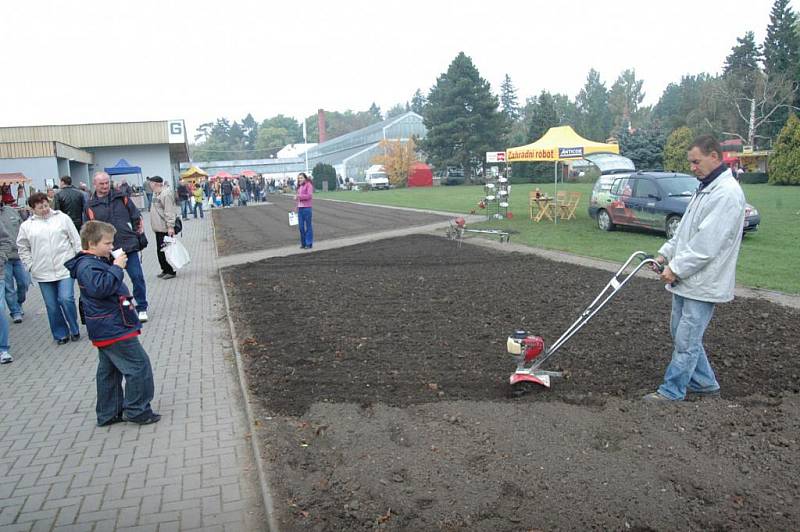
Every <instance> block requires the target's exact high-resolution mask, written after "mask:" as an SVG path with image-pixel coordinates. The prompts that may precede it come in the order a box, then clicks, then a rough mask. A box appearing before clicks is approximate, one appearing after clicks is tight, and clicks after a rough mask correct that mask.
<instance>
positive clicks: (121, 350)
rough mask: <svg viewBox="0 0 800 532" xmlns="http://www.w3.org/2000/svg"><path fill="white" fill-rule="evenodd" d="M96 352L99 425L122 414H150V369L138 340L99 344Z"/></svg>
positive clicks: (138, 416) (135, 416)
mask: <svg viewBox="0 0 800 532" xmlns="http://www.w3.org/2000/svg"><path fill="white" fill-rule="evenodd" d="M97 355H98V358H97V407H96V412H97V424H98V425H102V424H104V423H106V422H108V421H109V420H111V419H112V418H113V417H115V416H118V415H121V414H123V413H124V414H125V418H126V419H131V420H140V419H146V418H148V417H149V416H150V415H152V413H153V410H152V409H151V408H150V401H152V400H153V394H154V390H155V387H154V385H153V368H152V367H151V366H150V358H149V357H148V356H147V353H146V352H145V350H144V348H143V347H142V344H140V343H139V339H138V338H129V339H127V340H120V341H119V342H115V343H113V344H111V345H109V346H106V347H98V348H97ZM123 378H124V379H125V389H124V390H123V388H122V379H123Z"/></svg>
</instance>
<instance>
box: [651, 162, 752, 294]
mask: <svg viewBox="0 0 800 532" xmlns="http://www.w3.org/2000/svg"><path fill="white" fill-rule="evenodd" d="M744 209H745V200H744V192H742V187H740V186H739V183H738V182H737V181H736V179H734V177H733V174H732V173H731V171H730V170H725V171H724V172H723V173H722V174H720V176H719V177H717V178H716V179H715V180H714V181H713V182H712V183H711V184H710V185H708V186H707V187H706V188H705V189H703V190H702V191H698V192H695V195H694V196H692V199H691V201H690V202H689V206H688V207H687V208H686V212H685V213H684V215H683V218H682V219H681V223H680V225H679V226H678V229H677V231H675V236H673V237H672V238H671V239H670V240H669V241H668V242H667V243H666V244H664V245H663V246H661V249H659V250H658V253H659V254H661V255H663V256H664V258H666V259H667V261H668V262H669V267H670V269H671V270H672V271H673V273H675V275H676V276H677V277H678V279H679V282H678V283H677V284H676V285H675V286H668V287H667V290H669V291H670V292H672V293H674V294H678V295H679V296H683V297H688V298H690V299H697V300H699V301H708V302H710V303H723V302H725V301H731V300H732V299H733V290H734V288H735V285H736V260H737V259H738V258H739V246H740V244H741V242H742V230H743V224H744Z"/></svg>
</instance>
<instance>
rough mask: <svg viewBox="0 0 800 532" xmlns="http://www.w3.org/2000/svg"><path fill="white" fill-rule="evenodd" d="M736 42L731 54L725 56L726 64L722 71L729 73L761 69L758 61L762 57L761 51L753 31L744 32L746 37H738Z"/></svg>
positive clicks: (725, 73)
mask: <svg viewBox="0 0 800 532" xmlns="http://www.w3.org/2000/svg"><path fill="white" fill-rule="evenodd" d="M736 43H737V44H736V45H735V46H734V47H733V48H732V49H731V53H730V55H728V57H726V58H725V66H724V67H723V69H722V73H723V74H724V75H729V74H736V73H737V72H742V71H744V72H751V71H754V70H759V66H758V62H759V60H760V59H761V51H760V50H759V49H758V45H756V38H755V35H754V34H753V32H752V31H748V32H747V33H745V34H744V37H737V38H736Z"/></svg>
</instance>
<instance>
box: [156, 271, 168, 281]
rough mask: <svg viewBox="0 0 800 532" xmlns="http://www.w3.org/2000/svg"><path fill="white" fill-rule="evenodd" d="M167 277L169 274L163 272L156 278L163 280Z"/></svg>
mask: <svg viewBox="0 0 800 532" xmlns="http://www.w3.org/2000/svg"><path fill="white" fill-rule="evenodd" d="M165 275H167V273H166V272H161V273H159V274H158V275H156V277H158V278H159V279H161V278H162V277H164V276H165Z"/></svg>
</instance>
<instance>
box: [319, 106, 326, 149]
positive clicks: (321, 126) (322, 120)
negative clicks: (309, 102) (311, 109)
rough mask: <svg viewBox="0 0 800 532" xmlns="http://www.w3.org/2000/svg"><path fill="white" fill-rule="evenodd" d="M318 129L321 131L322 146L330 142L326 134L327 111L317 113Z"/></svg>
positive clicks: (321, 110) (320, 110) (320, 140)
mask: <svg viewBox="0 0 800 532" xmlns="http://www.w3.org/2000/svg"><path fill="white" fill-rule="evenodd" d="M317 128H318V129H319V142H320V144H321V143H323V142H325V141H326V140H328V134H327V133H326V132H325V110H324V109H319V110H318V111H317Z"/></svg>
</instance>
